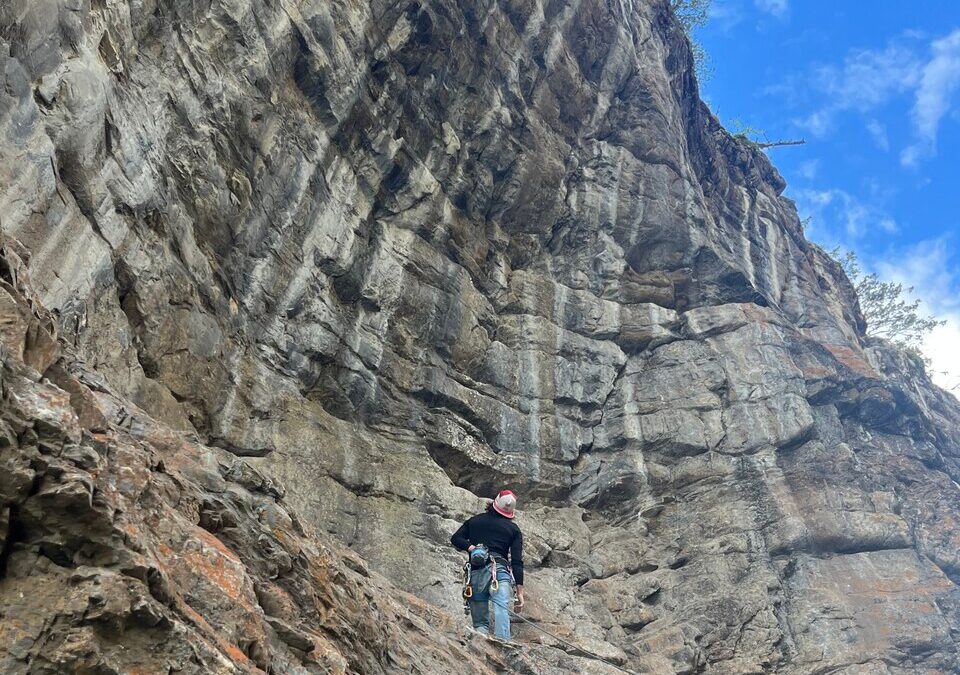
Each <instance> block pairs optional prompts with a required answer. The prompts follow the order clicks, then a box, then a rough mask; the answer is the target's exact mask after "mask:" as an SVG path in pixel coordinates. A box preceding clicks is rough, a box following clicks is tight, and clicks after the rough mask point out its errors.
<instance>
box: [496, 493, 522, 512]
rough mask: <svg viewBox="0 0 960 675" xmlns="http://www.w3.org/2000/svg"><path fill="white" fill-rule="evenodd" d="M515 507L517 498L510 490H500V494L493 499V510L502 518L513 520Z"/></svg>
mask: <svg viewBox="0 0 960 675" xmlns="http://www.w3.org/2000/svg"><path fill="white" fill-rule="evenodd" d="M516 507H517V498H516V497H515V496H514V494H513V493H512V492H510V490H501V491H500V493H499V494H498V495H497V496H496V497H494V498H493V510H494V511H496V512H497V513H499V514H500V515H501V516H503V517H504V518H513V517H514V516H515V515H516V514H515V513H514V509H516Z"/></svg>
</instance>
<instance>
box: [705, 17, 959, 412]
mask: <svg viewBox="0 0 960 675" xmlns="http://www.w3.org/2000/svg"><path fill="white" fill-rule="evenodd" d="M696 36H697V39H698V40H699V41H700V42H701V44H703V46H704V48H705V49H706V51H707V53H708V54H709V55H710V58H711V62H712V70H713V73H712V77H710V78H709V79H708V80H707V81H705V82H704V83H703V84H702V85H701V90H702V91H701V94H702V96H703V98H704V100H706V101H707V102H708V103H709V104H710V106H711V108H712V109H713V110H714V112H715V113H717V114H718V115H719V117H720V118H721V119H722V120H723V121H724V123H725V124H726V125H727V127H728V128H731V129H732V130H734V131H736V130H737V128H736V127H737V123H738V122H739V123H740V124H743V125H748V126H749V127H752V128H754V129H759V130H762V131H763V132H764V133H765V134H766V136H767V137H768V139H769V140H777V139H795V138H803V139H806V141H807V144H806V145H804V146H799V147H790V148H775V149H771V150H769V151H768V152H769V154H770V156H771V158H772V159H773V161H774V163H775V164H776V165H777V167H778V168H779V169H780V172H781V173H782V174H783V176H784V178H785V179H786V180H787V183H788V184H789V187H788V188H787V193H786V194H787V196H788V197H790V198H792V199H794V200H795V201H796V203H797V208H798V210H799V211H800V216H801V217H802V218H806V217H809V218H810V223H809V225H808V228H807V237H808V238H809V239H812V240H813V241H815V242H817V243H819V244H821V245H823V246H825V247H826V248H828V249H830V248H833V247H834V246H842V247H844V248H847V249H851V250H854V251H856V252H857V254H858V255H859V256H860V258H861V261H862V262H863V265H864V267H866V268H867V269H869V270H872V271H877V272H878V273H880V274H881V276H883V277H885V278H887V279H889V280H894V281H901V282H904V284H905V285H906V286H913V287H914V288H915V296H916V297H919V298H921V299H922V300H923V301H924V304H923V305H921V308H922V309H925V310H926V311H927V312H928V313H933V314H935V315H937V316H939V317H941V318H944V319H946V320H947V321H948V325H947V326H944V327H943V328H939V329H937V330H936V331H934V333H933V334H931V336H930V338H929V339H928V341H927V343H926V345H925V346H924V350H925V351H926V353H927V355H928V356H929V357H930V358H931V359H932V360H933V370H934V371H936V373H937V374H936V375H935V379H936V380H937V381H938V382H939V383H940V384H942V385H944V386H946V387H948V388H952V387H953V386H955V385H958V384H960V184H958V182H960V2H957V1H956V0H950V1H948V0H923V1H922V2H916V3H911V2H905V1H904V0H871V2H848V1H844V0H830V1H827V0H713V2H712V4H711V8H710V21H709V22H708V24H707V25H706V26H705V27H703V28H700V29H698V30H697V31H696ZM944 373H946V374H944ZM956 391H960V389H958V390H955V393H956Z"/></svg>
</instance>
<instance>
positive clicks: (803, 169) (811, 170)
mask: <svg viewBox="0 0 960 675" xmlns="http://www.w3.org/2000/svg"><path fill="white" fill-rule="evenodd" d="M819 171H820V160H819V159H808V160H806V161H805V162H802V163H801V164H800V168H799V169H798V170H797V173H799V174H800V176H801V177H802V178H805V179H806V180H813V179H814V178H816V177H817V173H819Z"/></svg>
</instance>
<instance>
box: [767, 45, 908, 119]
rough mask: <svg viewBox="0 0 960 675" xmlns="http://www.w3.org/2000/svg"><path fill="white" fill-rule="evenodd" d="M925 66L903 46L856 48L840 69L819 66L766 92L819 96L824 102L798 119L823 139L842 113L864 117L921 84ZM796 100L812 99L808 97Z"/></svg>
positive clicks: (837, 67)
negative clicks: (811, 92)
mask: <svg viewBox="0 0 960 675" xmlns="http://www.w3.org/2000/svg"><path fill="white" fill-rule="evenodd" d="M922 66H923V62H922V61H921V60H920V59H919V58H918V57H917V56H916V55H915V54H914V53H913V51H912V50H911V49H908V48H906V47H904V46H901V45H897V44H891V45H889V46H887V47H886V48H885V49H881V50H869V49H856V50H853V51H851V52H849V53H848V54H847V56H846V58H844V61H843V64H842V65H840V66H834V65H821V66H818V67H816V68H814V69H813V70H812V71H811V72H810V73H809V74H808V75H807V76H806V77H805V78H798V77H797V76H793V77H791V78H789V80H788V82H787V83H786V84H785V85H781V86H779V87H772V88H770V87H768V89H767V91H768V93H773V92H776V91H782V90H783V89H784V88H786V89H792V90H794V91H795V92H797V91H804V90H807V91H809V90H813V92H814V93H815V94H819V96H820V97H822V98H823V99H824V101H823V103H822V104H821V105H820V107H819V108H817V109H816V110H814V111H813V112H811V113H809V114H808V115H807V116H806V117H803V118H801V119H800V120H797V125H798V126H800V127H801V128H803V129H805V130H807V131H809V132H810V133H811V134H813V135H814V136H818V137H823V136H825V135H827V134H829V133H830V132H832V131H833V129H834V127H835V126H836V124H835V118H836V117H837V115H838V114H839V113H841V112H845V111H849V110H855V111H857V112H860V113H864V114H865V113H868V112H870V111H872V110H875V109H877V108H879V107H880V106H883V105H885V104H886V103H887V102H889V101H890V100H891V99H893V98H894V97H895V96H897V95H899V94H903V93H904V92H907V91H911V90H912V89H913V88H915V87H916V86H917V85H918V83H919V82H920V77H921V73H922ZM794 100H795V101H801V100H809V96H805V97H797V98H795V99H794Z"/></svg>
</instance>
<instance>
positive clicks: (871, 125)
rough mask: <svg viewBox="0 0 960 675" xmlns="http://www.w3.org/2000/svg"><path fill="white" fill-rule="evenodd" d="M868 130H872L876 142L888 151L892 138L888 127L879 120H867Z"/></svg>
mask: <svg viewBox="0 0 960 675" xmlns="http://www.w3.org/2000/svg"><path fill="white" fill-rule="evenodd" d="M867 131H868V132H870V137H871V138H873V142H874V144H875V145H876V146H877V147H878V148H880V149H881V150H883V151H884V152H887V151H888V150H889V149H890V138H889V136H887V127H886V125H884V124H883V123H882V122H880V121H879V120H870V121H869V122H867Z"/></svg>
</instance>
